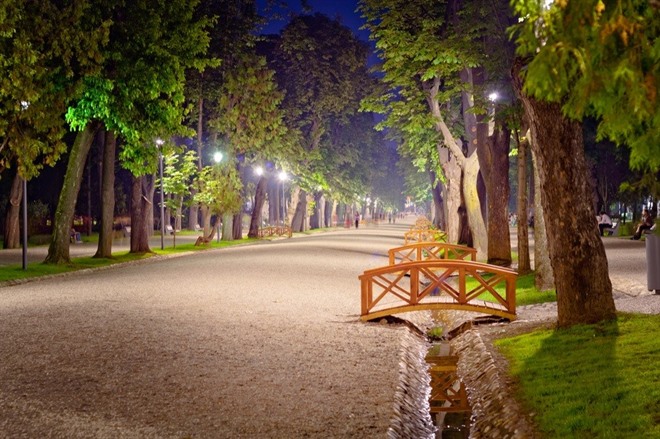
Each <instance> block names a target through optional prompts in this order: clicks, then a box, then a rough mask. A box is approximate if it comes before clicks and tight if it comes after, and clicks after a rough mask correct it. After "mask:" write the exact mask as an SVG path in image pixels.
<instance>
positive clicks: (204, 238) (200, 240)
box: [195, 227, 217, 246]
mask: <svg viewBox="0 0 660 439" xmlns="http://www.w3.org/2000/svg"><path fill="white" fill-rule="evenodd" d="M216 229H217V227H212V228H211V234H210V235H209V236H204V235H202V236H199V237H198V238H197V240H196V241H195V245H196V246H199V245H208V244H209V243H210V242H211V241H213V237H214V236H215V231H216Z"/></svg>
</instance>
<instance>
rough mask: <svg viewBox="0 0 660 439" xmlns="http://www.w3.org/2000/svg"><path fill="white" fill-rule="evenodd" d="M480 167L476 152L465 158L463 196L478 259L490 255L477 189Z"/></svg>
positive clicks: (483, 258)
mask: <svg viewBox="0 0 660 439" xmlns="http://www.w3.org/2000/svg"><path fill="white" fill-rule="evenodd" d="M479 168H480V166H479V160H478V157H477V153H476V152H475V153H473V154H472V155H471V156H470V157H468V158H466V159H465V161H464V166H463V197H464V200H465V209H466V211H467V219H468V223H469V224H470V231H471V232H472V245H473V246H474V248H476V249H477V259H479V260H486V258H487V257H488V232H487V231H486V223H485V221H484V217H483V215H482V214H481V200H480V198H479V192H478V190H477V180H478V178H479Z"/></svg>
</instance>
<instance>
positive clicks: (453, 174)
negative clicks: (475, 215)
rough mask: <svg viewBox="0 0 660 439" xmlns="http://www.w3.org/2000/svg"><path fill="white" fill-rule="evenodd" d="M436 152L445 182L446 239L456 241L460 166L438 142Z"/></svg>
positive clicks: (457, 233)
mask: <svg viewBox="0 0 660 439" xmlns="http://www.w3.org/2000/svg"><path fill="white" fill-rule="evenodd" d="M438 154H439V155H440V165H441V166H442V170H443V172H444V173H445V177H446V179H447V183H446V185H445V196H444V199H445V201H446V203H445V206H444V209H445V215H444V216H445V218H446V220H447V221H446V227H447V229H446V230H445V232H447V239H448V241H449V242H452V243H457V242H458V241H459V239H460V227H461V220H460V218H459V215H458V210H459V208H460V207H461V168H460V166H459V165H458V163H457V161H456V159H455V158H452V157H451V154H450V153H449V150H448V149H447V148H444V147H442V146H441V145H440V144H438Z"/></svg>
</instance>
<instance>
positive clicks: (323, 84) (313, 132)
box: [272, 14, 371, 230]
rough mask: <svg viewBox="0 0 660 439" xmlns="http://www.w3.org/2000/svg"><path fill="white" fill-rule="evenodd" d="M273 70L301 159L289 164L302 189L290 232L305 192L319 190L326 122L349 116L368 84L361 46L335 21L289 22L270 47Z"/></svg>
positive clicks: (298, 220) (298, 223)
mask: <svg viewBox="0 0 660 439" xmlns="http://www.w3.org/2000/svg"><path fill="white" fill-rule="evenodd" d="M272 55H273V58H272V59H273V67H274V69H275V71H276V77H277V81H278V84H279V85H280V88H281V89H282V90H283V91H284V92H285V97H284V101H283V108H284V111H285V115H286V116H285V120H286V123H287V126H288V127H289V128H290V129H292V130H294V131H295V132H297V133H300V135H299V137H298V139H299V144H300V145H301V149H302V150H303V151H305V154H304V155H302V156H300V157H298V158H297V163H295V164H293V165H294V166H296V167H297V168H298V169H299V170H300V172H296V169H294V172H296V174H297V176H298V178H299V184H300V185H301V188H302V189H303V190H302V191H301V194H300V196H299V197H298V203H299V204H300V205H299V206H296V208H295V210H294V212H295V214H294V217H293V221H292V224H291V225H292V227H293V228H294V230H296V229H298V230H300V229H301V228H302V226H303V217H304V215H305V212H306V210H307V209H306V202H307V192H313V191H316V190H317V189H318V186H319V184H320V185H321V186H325V185H326V184H325V182H324V176H323V172H322V170H321V169H319V167H320V166H321V165H322V163H323V155H322V152H321V149H322V146H321V140H322V138H323V135H324V134H326V133H328V132H329V130H330V123H331V122H332V121H333V120H335V121H336V120H339V119H343V118H346V117H348V116H349V115H352V114H355V113H356V112H357V111H358V108H359V102H360V99H361V98H362V97H364V96H365V95H366V91H367V89H368V87H370V85H371V79H370V77H369V74H368V71H367V66H366V61H367V48H366V45H365V44H364V43H363V42H361V41H359V40H358V39H357V38H356V37H355V35H353V33H352V32H351V31H350V29H348V28H347V27H346V26H343V25H342V24H341V23H340V22H339V21H338V20H332V19H330V18H328V17H326V16H324V15H321V14H315V15H300V16H297V17H294V18H293V19H292V20H291V22H290V23H289V24H288V25H287V26H286V28H285V29H284V30H283V31H282V34H281V36H280V37H279V38H278V39H277V41H276V43H275V49H274V51H273V53H272Z"/></svg>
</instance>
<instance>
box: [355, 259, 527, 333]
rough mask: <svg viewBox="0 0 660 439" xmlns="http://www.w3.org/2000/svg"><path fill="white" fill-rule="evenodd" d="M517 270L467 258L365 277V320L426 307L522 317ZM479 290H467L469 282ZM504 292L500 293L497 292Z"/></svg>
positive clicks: (402, 267)
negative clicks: (518, 298) (518, 301)
mask: <svg viewBox="0 0 660 439" xmlns="http://www.w3.org/2000/svg"><path fill="white" fill-rule="evenodd" d="M516 277H517V274H516V272H515V271H513V270H511V269H508V268H502V267H498V266H495V265H489V264H483V263H480V262H472V261H463V260H454V259H450V260H446V259H445V260H426V261H414V262H403V263H401V264H394V265H389V266H387V267H380V268H374V269H372V270H367V271H365V272H364V273H363V274H362V275H361V276H359V279H360V282H361V290H362V312H361V317H360V318H361V319H362V320H363V321H367V320H373V319H378V318H381V317H385V316H388V315H392V314H398V313H402V312H409V311H418V310H424V309H458V310H464V311H476V312H481V313H485V314H491V315H496V316H500V317H504V318H507V319H509V320H514V319H515V318H516V298H515V291H516ZM469 278H472V279H474V280H475V281H476V284H477V285H476V286H475V287H474V288H472V289H471V290H469V291H468V290H467V283H466V280H467V279H469ZM498 287H503V288H500V289H502V290H503V291H502V292H498V290H497V288H498Z"/></svg>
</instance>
